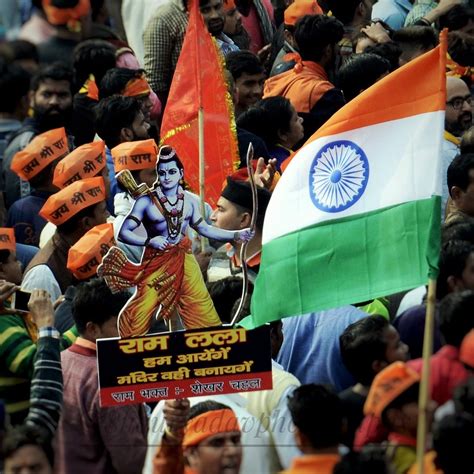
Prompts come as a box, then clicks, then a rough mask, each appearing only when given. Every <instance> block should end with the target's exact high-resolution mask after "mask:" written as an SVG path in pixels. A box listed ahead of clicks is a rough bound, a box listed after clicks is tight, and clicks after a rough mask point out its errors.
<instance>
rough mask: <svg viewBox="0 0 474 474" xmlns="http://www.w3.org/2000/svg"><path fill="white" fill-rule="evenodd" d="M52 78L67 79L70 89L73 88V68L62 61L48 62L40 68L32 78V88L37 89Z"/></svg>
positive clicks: (57, 79)
mask: <svg viewBox="0 0 474 474" xmlns="http://www.w3.org/2000/svg"><path fill="white" fill-rule="evenodd" d="M48 79H50V80H51V81H67V82H69V86H70V90H71V93H72V89H73V73H72V69H71V68H70V67H68V66H67V65H66V64H64V63H62V62H59V61H58V62H55V63H52V64H48V65H47V66H44V67H42V68H40V69H39V71H38V72H37V73H36V74H35V75H34V76H33V78H32V79H31V85H30V89H31V90H32V91H37V90H38V88H39V86H40V84H41V83H43V82H44V81H46V80H48Z"/></svg>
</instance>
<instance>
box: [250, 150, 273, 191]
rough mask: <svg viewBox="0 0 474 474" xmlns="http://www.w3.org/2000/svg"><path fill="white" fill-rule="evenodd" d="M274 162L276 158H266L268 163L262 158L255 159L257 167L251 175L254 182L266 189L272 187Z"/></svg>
mask: <svg viewBox="0 0 474 474" xmlns="http://www.w3.org/2000/svg"><path fill="white" fill-rule="evenodd" d="M276 163H277V160H276V159H275V158H272V159H270V160H268V163H267V164H265V159H264V158H259V159H258V161H257V169H256V170H255V173H254V175H253V178H254V180H255V184H256V185H257V186H261V187H262V188H265V189H268V190H269V191H270V190H271V188H272V184H273V178H274V177H275V173H276Z"/></svg>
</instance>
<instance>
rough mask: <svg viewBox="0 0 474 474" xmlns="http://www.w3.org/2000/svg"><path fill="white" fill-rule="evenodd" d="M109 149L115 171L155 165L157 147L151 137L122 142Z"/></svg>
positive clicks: (133, 169) (134, 169)
mask: <svg viewBox="0 0 474 474" xmlns="http://www.w3.org/2000/svg"><path fill="white" fill-rule="evenodd" d="M110 151H111V153H112V158H113V160H114V167H115V172H116V173H119V172H120V171H123V170H130V171H138V170H146V169H150V168H155V166H156V159H157V158H156V157H157V155H158V147H157V146H156V143H155V140H153V138H150V139H148V140H139V141H136V142H123V143H121V144H120V145H117V146H116V147H115V148H112V150H110Z"/></svg>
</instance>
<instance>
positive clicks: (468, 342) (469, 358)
mask: <svg viewBox="0 0 474 474" xmlns="http://www.w3.org/2000/svg"><path fill="white" fill-rule="evenodd" d="M459 360H460V361H461V362H462V363H463V364H466V365H468V366H469V367H472V368H473V369H474V329H471V330H470V331H469V332H468V333H467V334H466V336H465V337H464V339H463V340H462V343H461V349H460V350H459Z"/></svg>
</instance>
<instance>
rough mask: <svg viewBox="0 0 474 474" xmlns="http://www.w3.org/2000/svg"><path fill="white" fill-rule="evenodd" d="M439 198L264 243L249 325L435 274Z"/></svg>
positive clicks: (382, 292) (397, 287)
mask: <svg viewBox="0 0 474 474" xmlns="http://www.w3.org/2000/svg"><path fill="white" fill-rule="evenodd" d="M440 202H441V198H440V197H439V196H434V197H432V198H431V199H425V200H420V201H412V202H408V203H405V204H401V205H397V206H393V207H389V208H384V209H378V210H377V211H372V212H370V213H367V214H358V215H355V216H351V217H350V218H343V219H340V220H332V221H329V222H326V223H324V224H319V225H316V226H312V227H308V228H305V229H302V230H299V231H297V232H294V233H291V234H289V235H286V236H283V237H280V238H277V239H275V240H272V241H270V242H269V243H267V244H265V245H264V247H263V253H262V261H261V265H260V272H259V275H258V278H257V281H256V284H255V289H254V292H253V296H252V316H251V318H247V320H245V324H244V325H245V326H246V327H248V328H250V327H256V326H260V325H262V324H264V323H265V322H269V321H275V320H277V319H281V318H284V317H288V316H295V315H301V314H305V313H309V312H312V311H318V310H322V309H328V308H335V307H338V306H343V305H346V304H353V303H359V302H362V301H367V300H370V299H373V298H377V297H379V296H386V295H390V294H393V293H397V292H399V291H403V290H407V289H410V288H415V287H417V286H420V285H423V284H426V283H427V281H428V277H429V276H430V277H433V278H435V277H436V274H437V265H438V253H439V240H440V217H441V212H440Z"/></svg>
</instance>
